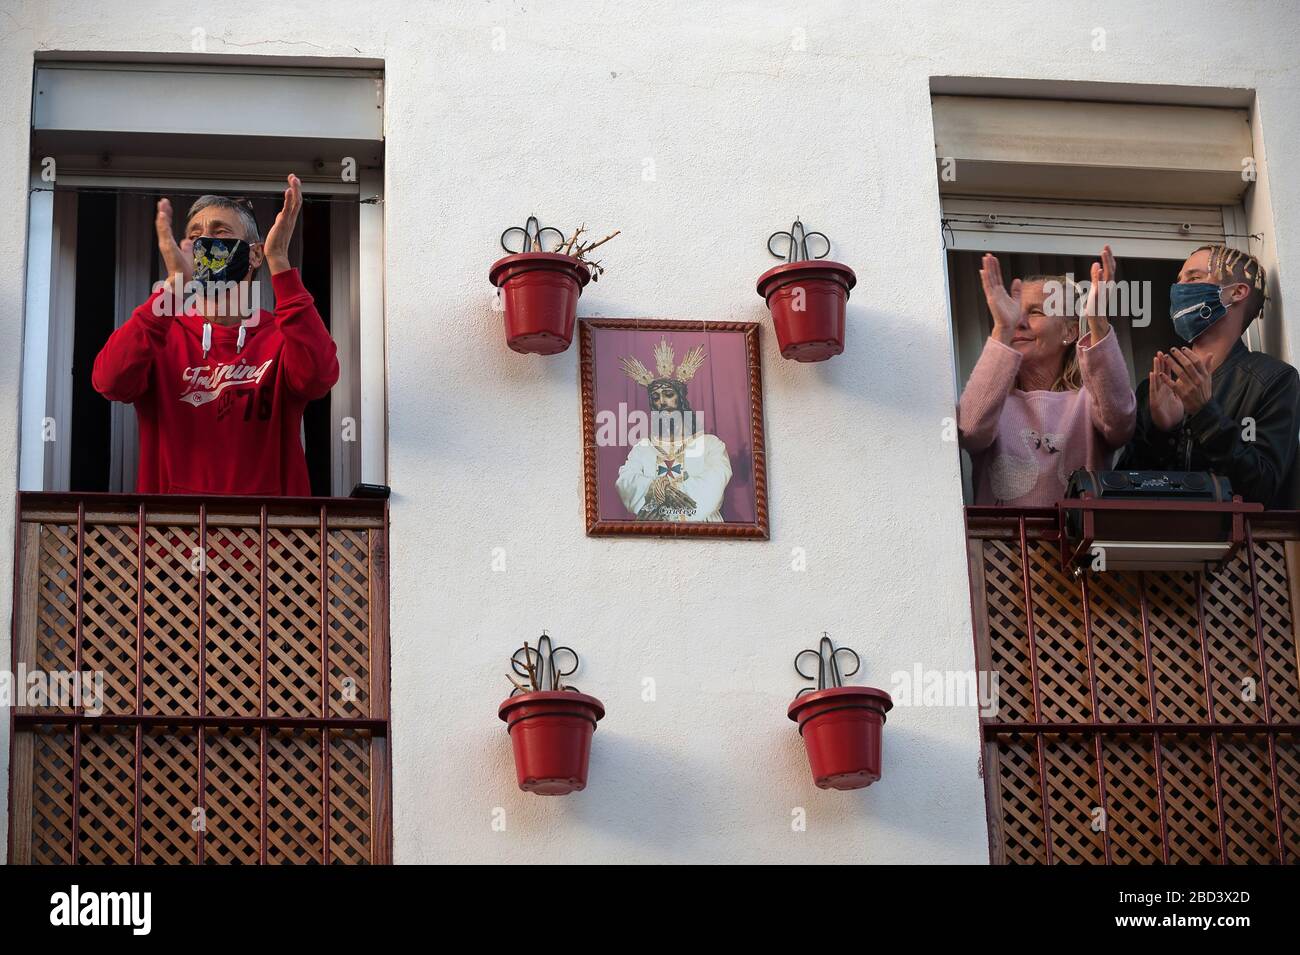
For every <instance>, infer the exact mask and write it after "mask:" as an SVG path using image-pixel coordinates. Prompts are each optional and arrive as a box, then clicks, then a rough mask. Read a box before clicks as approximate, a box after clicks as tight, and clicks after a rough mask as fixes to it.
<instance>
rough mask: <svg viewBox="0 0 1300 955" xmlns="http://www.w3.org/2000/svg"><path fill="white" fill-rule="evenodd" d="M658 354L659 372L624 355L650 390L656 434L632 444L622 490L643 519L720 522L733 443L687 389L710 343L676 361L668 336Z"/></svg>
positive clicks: (630, 374) (619, 484)
mask: <svg viewBox="0 0 1300 955" xmlns="http://www.w3.org/2000/svg"><path fill="white" fill-rule="evenodd" d="M654 355H655V369H656V372H657V374H653V375H652V374H651V373H650V371H649V370H648V369H647V368H646V367H645V365H643V364H642V363H641V361H640V359H637V358H624V359H623V360H622V364H623V369H624V371H625V372H626V373H627V375H628V377H630V378H631V379H632V380H633V381H635V382H637V383H638V384H640V385H644V386H645V389H646V394H647V395H648V396H649V399H650V435H649V437H645V438H642V439H641V440H640V441H638V442H637V443H636V444H634V445H633V446H632V448H631V449H630V450H629V451H628V455H627V461H626V463H624V464H623V466H622V467H620V468H619V469H618V480H617V482H616V486H617V488H618V496H619V498H620V499H621V500H622V501H623V505H624V506H625V507H626V508H627V509H628V511H629V512H630V513H631V514H634V515H635V516H636V519H637V520H640V521H702V522H711V523H720V522H721V521H722V520H723V517H722V495H723V493H724V492H725V491H726V489H727V482H728V481H730V480H731V459H730V458H729V457H728V456H727V446H726V445H725V444H724V443H723V442H722V441H721V440H720V439H719V438H718V437H717V436H716V435H712V434H709V433H708V432H706V431H705V430H704V427H703V421H702V418H701V416H700V415H699V414H698V413H697V412H694V411H693V410H692V409H691V403H690V400H689V398H688V396H687V391H686V383H687V382H688V381H690V380H691V378H693V377H694V376H695V372H696V371H698V370H699V368H700V366H701V365H702V364H703V363H704V359H705V354H704V349H703V348H702V347H699V346H697V347H695V348H693V349H691V350H690V351H689V352H687V353H686V356H685V357H684V358H683V359H682V362H681V364H680V365H674V360H675V358H674V354H673V347H672V345H670V344H669V343H668V340H667V338H663V339H661V340H660V342H659V344H658V345H656V346H655V350H654Z"/></svg>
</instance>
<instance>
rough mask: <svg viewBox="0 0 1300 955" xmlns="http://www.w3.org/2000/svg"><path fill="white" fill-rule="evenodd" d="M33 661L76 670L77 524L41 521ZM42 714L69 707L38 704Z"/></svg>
mask: <svg viewBox="0 0 1300 955" xmlns="http://www.w3.org/2000/svg"><path fill="white" fill-rule="evenodd" d="M36 608H37V609H36V613H37V621H38V622H37V625H36V640H35V643H36V646H35V653H34V664H35V666H36V667H37V668H39V669H41V670H44V671H46V672H52V671H56V670H61V671H65V672H74V671H75V670H76V654H77V650H76V646H77V637H76V631H77V527H76V525H75V524H72V525H68V524H42V525H41V526H40V557H39V564H38V566H37V582H36ZM34 708H35V709H37V710H39V711H40V712H43V713H67V712H71V710H70V708H69V707H57V706H37V707H34Z"/></svg>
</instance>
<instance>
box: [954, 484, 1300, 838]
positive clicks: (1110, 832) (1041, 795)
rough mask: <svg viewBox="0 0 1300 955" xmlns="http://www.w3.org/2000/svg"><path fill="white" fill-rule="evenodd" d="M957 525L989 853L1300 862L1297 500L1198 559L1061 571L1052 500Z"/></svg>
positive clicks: (980, 512) (1249, 520)
mask: <svg viewBox="0 0 1300 955" xmlns="http://www.w3.org/2000/svg"><path fill="white" fill-rule="evenodd" d="M1169 519H1170V520H1171V521H1177V520H1178V515H1176V514H1173V515H1169ZM966 523H967V534H968V542H969V559H970V581H971V604H972V609H973V611H974V621H975V650H976V658H977V661H978V664H979V666H980V668H981V669H984V670H989V671H991V672H993V673H994V674H996V675H997V679H998V682H999V694H998V698H999V708H998V712H997V713H996V714H991V715H986V716H983V717H982V718H981V721H980V722H981V729H982V733H983V738H984V753H983V758H984V764H983V765H984V777H985V787H986V794H987V803H988V815H989V832H990V852H991V857H992V859H993V861H994V862H999V863H1035V862H1037V863H1049V864H1050V863H1060V862H1074V863H1112V862H1113V863H1120V862H1141V863H1160V862H1165V863H1171V862H1212V863H1235V862H1298V861H1300V664H1298V662H1297V653H1296V650H1297V642H1296V633H1295V616H1294V612H1295V608H1296V606H1297V601H1300V589H1298V587H1300V563H1298V562H1297V558H1298V557H1300V546H1298V545H1297V541H1300V514H1297V513H1293V512H1287V513H1282V512H1265V513H1262V514H1255V515H1247V516H1246V517H1245V534H1244V541H1243V546H1241V547H1239V548H1238V549H1237V550H1236V552H1235V553H1234V554H1233V555H1232V557H1231V558H1230V559H1229V560H1228V561H1226V563H1224V564H1223V565H1222V566H1221V567H1217V568H1215V569H1213V570H1211V571H1209V572H1205V573H1193V572H1181V571H1121V572H1110V573H1092V572H1089V573H1085V574H1082V575H1079V576H1076V575H1075V574H1073V573H1071V572H1067V571H1066V570H1065V569H1064V568H1063V564H1062V557H1061V547H1060V530H1059V527H1060V522H1059V520H1058V514H1057V512H1056V511H1055V510H1049V509H1032V510H1008V509H995V508H978V507H972V508H968V509H967V514H966Z"/></svg>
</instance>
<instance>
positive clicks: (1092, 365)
mask: <svg viewBox="0 0 1300 955" xmlns="http://www.w3.org/2000/svg"><path fill="white" fill-rule="evenodd" d="M1077 347H1078V350H1079V370H1080V372H1081V374H1082V377H1083V387H1082V388H1081V389H1079V390H1078V391H1021V390H1019V389H1018V388H1016V374H1017V372H1019V370H1020V359H1021V356H1020V353H1019V352H1018V351H1016V350H1015V349H1014V348H1011V347H1010V346H1008V345H1004V344H1002V343H1001V342H999V341H997V340H995V339H992V338H990V339H989V340H988V342H986V343H985V345H984V351H983V353H982V354H981V355H980V360H979V361H978V362H976V364H975V370H974V371H972V372H971V376H970V380H969V381H968V382H966V388H965V390H964V391H962V393H961V402H960V404H959V405H958V408H957V427H958V430H959V431H960V433H961V446H962V447H963V448H965V449H966V450H967V451H969V452H970V455H971V461H972V463H973V465H974V478H975V503H976V504H1001V505H1006V506H1015V507H1040V506H1044V505H1051V504H1055V503H1056V502H1057V501H1059V500H1060V499H1061V498H1062V497H1063V496H1064V493H1065V485H1066V482H1067V481H1068V480H1069V477H1070V474H1071V473H1072V472H1073V471H1074V470H1075V469H1076V468H1085V467H1086V468H1096V469H1103V470H1104V469H1105V468H1108V467H1109V466H1110V464H1111V459H1112V457H1113V455H1114V453H1115V451H1116V450H1117V449H1118V448H1121V447H1123V446H1124V444H1125V443H1126V442H1127V441H1128V439H1129V438H1131V437H1132V436H1133V425H1134V420H1135V407H1136V405H1135V402H1134V399H1133V389H1132V388H1130V387H1129V383H1128V371H1127V369H1126V368H1125V367H1124V356H1123V355H1122V354H1121V353H1120V350H1119V343H1118V342H1117V341H1116V339H1115V332H1114V331H1113V330H1112V331H1111V332H1109V333H1108V334H1107V335H1106V337H1105V338H1103V339H1102V340H1101V341H1100V342H1097V343H1096V344H1095V345H1093V344H1092V335H1091V334H1089V335H1086V336H1084V338H1083V339H1082V340H1081V341H1080V342H1079V344H1078V346H1077Z"/></svg>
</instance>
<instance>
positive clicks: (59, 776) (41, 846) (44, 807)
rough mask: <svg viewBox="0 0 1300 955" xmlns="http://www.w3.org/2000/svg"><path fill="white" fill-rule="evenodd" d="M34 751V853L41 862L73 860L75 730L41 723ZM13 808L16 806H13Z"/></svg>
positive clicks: (33, 739)
mask: <svg viewBox="0 0 1300 955" xmlns="http://www.w3.org/2000/svg"><path fill="white" fill-rule="evenodd" d="M30 739H31V744H32V748H33V750H34V752H33V753H32V761H33V767H32V796H31V799H30V800H29V802H30V804H31V810H30V811H31V836H30V838H31V854H30V860H31V861H32V862H34V863H36V864H37V865H65V864H67V863H69V862H71V861H72V766H73V755H72V732H71V730H69V729H68V728H67V727H50V726H40V727H37V728H36V729H35V730H33V731H32V733H31V734H30ZM11 811H12V809H11Z"/></svg>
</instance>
